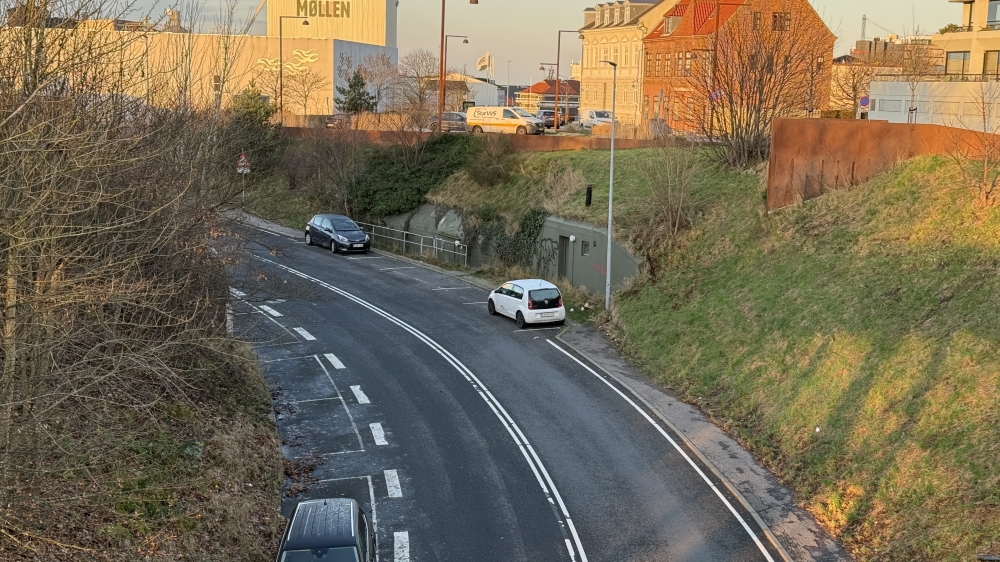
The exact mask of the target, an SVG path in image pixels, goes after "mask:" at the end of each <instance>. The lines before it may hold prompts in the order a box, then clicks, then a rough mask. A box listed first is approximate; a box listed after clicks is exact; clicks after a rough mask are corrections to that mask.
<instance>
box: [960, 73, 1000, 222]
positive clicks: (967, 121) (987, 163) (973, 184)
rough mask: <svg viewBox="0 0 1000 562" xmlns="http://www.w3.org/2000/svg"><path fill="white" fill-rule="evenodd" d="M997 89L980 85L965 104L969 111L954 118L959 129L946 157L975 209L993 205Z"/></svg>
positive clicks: (999, 147)
mask: <svg viewBox="0 0 1000 562" xmlns="http://www.w3.org/2000/svg"><path fill="white" fill-rule="evenodd" d="M998 102H1000V86H998V85H997V84H995V83H993V82H981V83H979V87H978V89H977V90H976V91H975V93H974V94H973V98H972V101H970V102H966V105H967V106H969V107H970V108H971V109H972V111H966V112H965V113H967V114H971V115H963V116H959V117H958V118H957V120H958V123H957V124H958V125H959V127H961V129H953V131H954V132H953V133H952V134H951V137H952V138H951V142H950V143H948V144H949V150H948V157H949V158H950V159H951V161H952V162H953V163H954V165H955V168H956V169H957V170H958V172H959V174H960V176H961V178H962V184H963V185H964V186H965V187H966V189H968V190H969V193H971V194H972V196H973V198H974V204H975V206H976V207H978V208H987V207H991V206H993V205H994V204H996V200H997V193H996V191H997V184H998V183H1000V115H996V107H997V103H998ZM969 131H971V132H969Z"/></svg>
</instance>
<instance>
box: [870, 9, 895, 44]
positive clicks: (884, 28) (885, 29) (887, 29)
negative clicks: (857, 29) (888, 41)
mask: <svg viewBox="0 0 1000 562" xmlns="http://www.w3.org/2000/svg"><path fill="white" fill-rule="evenodd" d="M869 21H871V22H872V25H874V26H875V27H877V28H879V29H881V30H882V31H885V32H887V33H892V34H893V35H899V34H898V33H896V32H895V31H893V30H891V29H889V28H887V27H885V26H882V25H879V24H877V23H875V22H874V21H872V20H870V19H868V15H867V14H865V15H863V16H861V40H862V41H864V40H865V39H867V35H866V34H865V33H866V31H867V29H868V22H869Z"/></svg>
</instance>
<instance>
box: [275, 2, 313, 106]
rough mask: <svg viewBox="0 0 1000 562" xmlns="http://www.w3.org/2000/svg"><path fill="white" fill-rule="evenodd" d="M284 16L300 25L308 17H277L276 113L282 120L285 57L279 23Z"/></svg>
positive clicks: (306, 23)
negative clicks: (299, 21) (298, 22)
mask: <svg viewBox="0 0 1000 562" xmlns="http://www.w3.org/2000/svg"><path fill="white" fill-rule="evenodd" d="M285 18H291V19H295V20H302V25H309V19H308V18H306V17H305V16H279V17H278V115H280V116H281V121H282V122H284V121H285V72H284V70H285V59H284V58H283V56H282V47H283V45H282V35H281V24H283V23H284V22H285Z"/></svg>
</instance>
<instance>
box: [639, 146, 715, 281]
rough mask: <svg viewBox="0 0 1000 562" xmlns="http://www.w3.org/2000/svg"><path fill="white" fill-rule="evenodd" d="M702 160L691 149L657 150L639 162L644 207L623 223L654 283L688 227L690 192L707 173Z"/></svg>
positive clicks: (692, 202) (691, 210)
mask: <svg viewBox="0 0 1000 562" xmlns="http://www.w3.org/2000/svg"><path fill="white" fill-rule="evenodd" d="M703 158H704V157H703V156H702V155H700V154H699V153H698V152H697V151H696V150H694V149H681V148H667V147H661V149H660V151H659V152H658V154H657V155H656V156H654V157H651V158H648V159H646V160H645V161H644V163H643V166H642V171H643V173H644V174H645V175H646V178H647V179H648V181H649V195H648V199H647V200H648V204H647V205H645V206H643V207H641V208H640V209H639V210H638V211H637V212H635V213H634V214H633V215H631V216H629V217H628V218H627V219H626V222H627V227H628V232H629V237H630V238H629V244H630V245H631V246H632V248H634V249H635V250H636V251H637V252H638V253H639V254H640V255H642V257H643V258H644V259H645V262H646V267H647V268H648V271H649V276H650V278H651V279H652V280H653V281H654V282H655V281H656V276H657V273H658V271H659V266H660V262H661V261H662V259H663V256H664V255H665V254H666V253H667V252H669V251H670V249H671V248H673V247H674V246H675V245H676V243H677V241H678V239H679V237H680V234H681V233H682V232H683V231H684V230H685V229H687V228H688V227H690V226H691V217H692V214H693V206H694V199H693V196H692V189H693V187H694V185H695V181H696V180H697V179H698V177H699V176H700V175H703V174H704V173H705V172H706V171H707V166H706V165H705V163H704V159H703Z"/></svg>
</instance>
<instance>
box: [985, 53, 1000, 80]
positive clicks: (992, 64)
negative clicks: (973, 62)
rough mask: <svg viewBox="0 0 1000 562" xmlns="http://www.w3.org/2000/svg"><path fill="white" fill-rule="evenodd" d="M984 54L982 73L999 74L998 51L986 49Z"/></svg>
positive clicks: (999, 56) (999, 55)
mask: <svg viewBox="0 0 1000 562" xmlns="http://www.w3.org/2000/svg"><path fill="white" fill-rule="evenodd" d="M984 55H985V56H984V62H983V74H985V75H988V76H1000V51H986V52H985V53H984Z"/></svg>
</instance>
